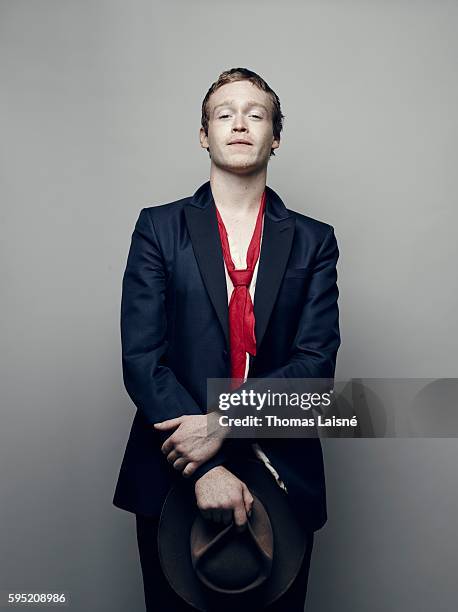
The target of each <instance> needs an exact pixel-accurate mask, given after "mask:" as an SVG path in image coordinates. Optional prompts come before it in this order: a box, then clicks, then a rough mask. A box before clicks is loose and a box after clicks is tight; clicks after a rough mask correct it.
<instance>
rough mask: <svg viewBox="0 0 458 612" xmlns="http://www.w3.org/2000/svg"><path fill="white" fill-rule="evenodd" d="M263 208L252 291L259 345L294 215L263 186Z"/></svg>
mask: <svg viewBox="0 0 458 612" xmlns="http://www.w3.org/2000/svg"><path fill="white" fill-rule="evenodd" d="M266 192H267V193H266V196H267V197H266V212H265V217H264V230H263V236H262V245H261V254H260V258H259V268H258V277H257V280H256V291H255V294H254V316H255V320H256V323H255V334H256V345H257V347H258V349H259V347H260V345H261V342H262V339H263V338H264V334H265V332H266V329H267V324H268V322H269V319H270V315H271V313H272V308H273V306H274V304H275V300H276V298H277V295H278V290H279V289H280V284H281V281H282V279H283V274H284V272H285V268H286V264H287V263H288V258H289V254H290V252H291V246H292V243H293V237H294V226H295V220H294V217H293V216H292V215H291V214H290V213H289V211H288V210H287V208H286V207H285V205H284V204H283V202H282V200H281V199H280V197H279V196H278V195H277V194H276V193H275V191H274V190H273V189H270V187H266Z"/></svg>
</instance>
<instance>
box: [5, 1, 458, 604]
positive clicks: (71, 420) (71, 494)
mask: <svg viewBox="0 0 458 612" xmlns="http://www.w3.org/2000/svg"><path fill="white" fill-rule="evenodd" d="M0 10H1V12H0V39H1V42H0V44H1V47H0V58H1V60H0V61H1V76H0V84H1V89H2V93H1V117H0V121H1V126H0V128H1V141H0V142H1V162H2V163H1V186H2V187H1V189H2V197H1V204H2V206H1V228H2V240H1V249H2V257H1V260H2V287H3V291H2V317H1V343H2V352H1V375H2V381H1V384H2V405H1V416H2V421H1V428H0V435H1V440H0V453H1V457H0V499H1V505H0V513H1V514H0V517H1V518H0V529H1V541H0V548H1V555H0V589H7V590H17V589H19V590H23V591H24V590H25V591H36V590H39V591H50V590H56V589H57V590H59V589H61V590H66V591H69V592H70V594H71V597H72V601H73V608H72V609H74V610H78V611H80V610H81V611H86V610H97V611H99V610H100V611H105V610H106V611H110V612H115V611H116V612H117V611H119V612H121V611H124V610H142V609H143V608H142V605H143V594H142V583H141V574H140V565H139V560H138V556H137V548H136V541H135V527H134V516H133V515H132V514H129V513H126V512H123V511H121V510H119V509H116V508H114V507H113V506H112V505H111V499H112V495H113V490H114V486H115V481H116V477H117V473H118V469H119V466H120V462H121V459H122V454H123V451H124V446H125V443H126V440H127V436H128V432H129V428H130V424H131V420H132V417H133V414H134V407H133V405H132V404H131V402H130V400H129V398H128V396H127V394H126V392H125V391H124V388H123V384H122V378H121V359H120V337H119V307H120V293H121V279H122V274H123V271H124V266H125V261H126V256H127V252H128V248H129V244H130V237H131V233H132V230H133V226H134V224H135V221H136V219H137V216H138V213H139V211H140V209H141V208H142V207H144V206H147V205H149V204H156V203H165V202H167V201H171V200H175V199H178V198H181V197H184V196H186V195H190V194H192V193H193V192H194V190H195V189H196V188H197V187H198V186H199V185H200V184H201V183H202V182H204V181H205V180H207V178H208V173H209V159H208V156H207V154H206V152H204V151H203V150H202V149H201V148H200V146H199V143H198V129H199V125H200V123H199V121H200V104H201V100H202V98H203V96H204V94H205V92H206V91H207V89H208V87H209V85H210V84H211V82H213V81H214V80H215V79H216V77H217V75H218V74H219V72H221V71H222V70H224V69H227V68H230V67H237V66H239V65H240V66H244V67H248V68H251V69H252V70H255V71H256V72H259V73H260V74H261V75H262V76H264V78H265V79H266V80H267V81H268V82H269V84H270V85H271V86H272V87H273V88H274V89H275V90H276V91H277V92H278V94H279V96H280V99H281V102H282V106H283V112H284V114H285V115H286V121H285V130H284V133H283V141H282V146H281V148H280V150H279V151H278V154H277V156H276V157H275V159H273V160H271V162H270V167H269V176H268V184H269V185H270V186H271V187H273V188H274V189H275V190H276V191H278V192H279V194H280V195H281V196H282V198H283V199H284V201H285V203H286V205H287V206H289V207H290V208H293V209H296V210H298V211H300V212H302V213H305V214H308V215H310V216H312V217H316V218H318V219H321V220H323V221H326V222H329V223H331V224H332V225H334V227H335V231H336V236H337V239H338V241H339V247H340V252H341V257H340V261H339V268H338V271H339V288H340V309H341V329H342V346H341V349H340V352H339V359H338V369H337V375H338V376H339V377H405V376H412V377H453V376H456V374H457V367H456V366H457V363H456V340H457V318H456V312H457V310H458V304H457V291H456V272H455V260H456V255H457V247H456V236H455V234H456V231H455V224H456V222H457V212H456V204H457V201H456V194H457V174H456V166H457V137H458V123H457V115H456V109H457V108H458V86H457V80H456V74H457V59H456V58H457V57H458V55H457V52H458V39H457V36H456V31H457V18H458V5H457V3H456V2H446V1H433V0H430V1H423V2H412V1H410V2H407V1H405V2H382V1H378V2H377V1H375V0H374V1H367V2H363V1H356V0H354V1H350V0H346V1H343V0H339V1H337V0H335V1H334V2H332V1H323V0H321V1H319V0H316V1H315V2H306V1H302V2H294V1H289V2H288V1H284V2H283V3H282V4H280V3H278V2H266V1H265V0H263V1H261V0H246V1H245V2H241V1H238V2H237V1H235V0H232V2H229V3H227V2H198V1H194V2H189V1H188V2H185V1H184V0H182V1H181V2H180V1H171V0H168V2H167V3H166V2H151V1H147V0H131V2H130V3H127V2H123V1H121V0H93V1H88V0H86V1H82V0H73V1H70V0H54V1H52V0H29V1H25V0H11V1H6V0H3V1H2V2H1V9H0ZM324 450H325V461H326V468H327V480H328V498H329V522H328V523H327V525H326V527H325V528H324V529H323V530H321V531H320V532H318V533H317V537H316V547H315V553H314V557H313V560H312V569H311V575H310V586H309V598H308V603H307V607H306V609H307V611H308V612H314V611H320V612H334V611H336V612H337V611H338V612H347V611H348V612H367V611H368V610H371V612H375V611H380V612H387V611H391V610H396V611H397V610H415V611H416V612H420V611H423V610H424V611H426V610H428V611H429V610H431V608H434V609H435V610H436V611H439V610H440V611H442V610H443V611H447V612H449V611H450V610H452V609H454V608H455V605H456V594H457V589H456V580H455V572H456V563H457V535H456V516H457V510H458V503H457V499H458V494H457V485H458V477H457V469H456V464H457V461H458V446H457V442H456V440H421V439H411V440H399V439H398V440H357V441H355V440H341V441H339V440H330V441H327V442H326V444H325V449H324Z"/></svg>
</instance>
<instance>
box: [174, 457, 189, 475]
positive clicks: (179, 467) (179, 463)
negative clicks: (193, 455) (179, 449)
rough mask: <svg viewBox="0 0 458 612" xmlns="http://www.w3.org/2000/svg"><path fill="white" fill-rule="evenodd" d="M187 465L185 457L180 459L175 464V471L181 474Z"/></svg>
mask: <svg viewBox="0 0 458 612" xmlns="http://www.w3.org/2000/svg"><path fill="white" fill-rule="evenodd" d="M186 463H187V460H186V459H183V457H180V458H179V459H177V460H176V461H175V463H174V464H173V469H174V470H177V471H179V472H181V471H182V470H183V469H184V468H185V466H186Z"/></svg>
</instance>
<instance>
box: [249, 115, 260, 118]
mask: <svg viewBox="0 0 458 612" xmlns="http://www.w3.org/2000/svg"><path fill="white" fill-rule="evenodd" d="M251 116H252V117H254V118H255V119H262V117H260V116H259V115H251Z"/></svg>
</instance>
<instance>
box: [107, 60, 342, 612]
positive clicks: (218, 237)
mask: <svg viewBox="0 0 458 612" xmlns="http://www.w3.org/2000/svg"><path fill="white" fill-rule="evenodd" d="M282 119H283V115H282V113H281V108H280V101H279V99H278V96H277V95H276V94H275V92H274V91H273V90H272V89H271V88H270V87H269V86H268V85H267V83H266V82H265V81H264V80H263V79H262V78H261V77H259V76H258V75H256V74H255V73H253V72H251V71H249V70H247V69H243V68H237V69H232V70H229V71H226V72H223V73H222V74H221V75H220V76H219V78H218V79H217V81H216V82H215V83H213V85H212V86H211V88H210V89H209V91H208V93H207V95H206V97H205V99H204V101H203V104H202V127H201V129H200V143H201V146H202V147H203V148H204V149H207V150H208V152H209V156H210V160H211V163H210V181H209V182H207V183H205V184H204V185H202V186H201V187H200V188H199V189H198V190H197V191H196V192H195V194H194V195H193V196H192V197H188V198H184V199H182V200H178V201H176V202H172V203H170V204H166V205H163V206H157V207H149V208H145V209H143V210H142V211H141V213H140V216H139V219H138V221H137V224H136V227H135V230H134V233H133V236H132V243H131V248H130V252H129V257H128V262H127V267H126V272H125V275H124V281H123V297H122V307H121V334H122V350H123V373H124V382H125V386H126V389H127V391H128V393H129V395H130V397H131V398H132V400H133V402H134V403H135V405H136V407H137V412H136V415H135V418H134V422H133V425H132V430H131V434H130V437H129V441H128V444H127V448H126V452H125V456H124V460H123V463H122V466H121V471H120V475H119V480H118V484H117V488H116V493H115V497H114V500H113V502H114V504H115V505H116V506H118V507H120V508H123V509H125V510H128V511H130V512H133V513H135V514H136V520H137V537H138V545H139V552H140V560H141V565H142V571H143V579H144V587H145V599H146V605H147V609H148V610H162V609H164V610H165V609H168V610H170V609H173V610H190V608H189V607H188V606H187V605H185V604H184V602H182V600H181V599H180V598H178V596H177V595H175V593H174V592H173V591H172V589H171V588H170V587H169V585H168V583H167V581H166V580H165V578H164V576H163V575H162V572H161V571H160V566H159V561H158V558H157V548H156V534H157V523H158V516H159V514H160V511H161V507H162V504H163V501H164V499H165V496H166V494H167V492H168V490H169V489H170V486H171V484H172V482H174V481H176V480H177V479H182V481H184V480H186V481H187V483H188V484H189V485H190V486H193V487H194V490H195V497H196V503H197V506H198V507H199V509H200V510H201V511H202V513H203V514H204V516H205V517H206V518H208V519H209V520H216V521H220V522H223V523H227V522H228V521H230V520H234V522H235V523H236V524H237V525H240V526H241V527H243V525H244V524H245V523H246V521H247V516H249V514H250V510H251V504H252V501H253V498H252V496H251V494H250V491H249V490H248V488H247V487H246V485H245V484H244V483H243V482H242V481H241V480H239V479H238V478H237V477H236V476H235V475H234V474H232V473H231V472H230V470H229V469H228V468H227V467H225V463H226V462H227V460H228V459H229V458H230V456H231V455H232V456H233V453H234V452H235V453H240V452H241V450H242V448H243V449H244V452H251V453H252V454H253V455H256V456H257V457H258V458H259V459H260V460H262V461H263V462H264V464H265V468H266V470H269V471H270V472H271V474H272V478H275V480H276V482H277V483H278V486H279V487H281V488H282V489H283V490H284V491H285V494H287V495H288V496H289V498H290V499H291V502H292V505H293V506H294V507H295V508H296V509H297V512H298V515H299V516H300V520H301V521H302V524H303V525H304V529H306V530H308V531H310V533H311V534H313V531H315V530H317V529H319V528H320V527H321V526H322V525H323V524H324V523H325V521H326V501H325V487H324V472H323V461H322V454H321V446H320V442H319V439H289V440H287V439H265V440H262V441H261V444H253V445H250V444H249V447H250V448H249V450H247V443H246V442H245V441H242V440H228V439H224V436H221V435H216V434H219V433H220V432H219V431H218V426H217V423H216V421H215V420H214V415H207V414H206V393H207V389H206V385H207V379H208V378H225V377H229V376H233V377H235V378H236V379H240V378H241V379H243V380H245V379H246V378H247V376H249V377H250V378H253V377H256V378H261V377H263V378H268V377H269V378H333V376H334V371H335V362H336V355H337V350H338V347H339V345H340V336H339V325H338V306H337V298H338V289H337V285H336V280H337V273H336V263H337V259H338V248H337V243H336V239H335V236H334V231H333V228H332V227H331V226H330V225H327V224H325V223H322V222H320V221H316V220H314V219H311V218H310V217H306V216H304V215H301V214H299V213H297V212H294V211H292V210H289V209H287V208H286V207H285V205H284V204H283V202H282V200H281V199H280V197H279V196H278V195H277V194H276V193H275V192H274V191H273V190H272V189H270V188H269V187H267V186H266V177H267V165H268V162H269V159H270V156H271V155H274V151H275V150H276V149H278V147H279V146H280V132H281V130H282ZM237 270H244V272H243V273H242V274H241V275H240V274H239V275H238V276H237ZM253 302H254V306H253ZM309 560H310V559H309V558H306V559H304V563H303V567H302V568H301V572H300V573H299V575H298V577H297V579H296V580H295V581H294V583H293V584H292V586H291V588H290V589H289V590H288V591H287V593H286V594H284V595H282V597H281V598H280V599H279V600H278V601H277V602H276V603H274V604H272V605H271V606H269V608H268V609H269V610H272V611H273V610H288V611H289V612H292V611H294V610H301V611H302V610H303V608H304V601H305V593H306V586H307V575H308V563H309Z"/></svg>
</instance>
